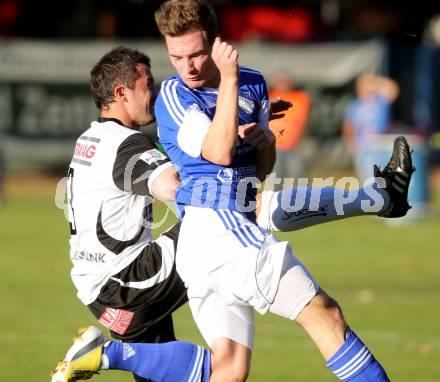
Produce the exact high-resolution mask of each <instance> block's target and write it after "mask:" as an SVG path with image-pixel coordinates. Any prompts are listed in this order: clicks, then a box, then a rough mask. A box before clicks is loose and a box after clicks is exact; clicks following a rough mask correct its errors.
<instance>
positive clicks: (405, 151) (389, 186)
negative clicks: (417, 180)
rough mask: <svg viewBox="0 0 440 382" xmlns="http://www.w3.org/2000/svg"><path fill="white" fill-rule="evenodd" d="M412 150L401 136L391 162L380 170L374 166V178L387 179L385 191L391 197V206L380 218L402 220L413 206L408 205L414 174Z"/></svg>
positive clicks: (380, 214)
mask: <svg viewBox="0 0 440 382" xmlns="http://www.w3.org/2000/svg"><path fill="white" fill-rule="evenodd" d="M411 151H412V150H411V149H410V147H409V145H408V142H407V141H406V139H405V137H403V136H399V137H397V138H396V139H395V140H394V146H393V153H392V154H391V158H390V161H389V162H388V164H387V165H386V166H385V167H384V169H383V170H380V169H379V167H378V166H376V165H374V176H375V177H376V178H378V177H380V178H384V179H385V184H386V187H385V190H386V191H387V192H388V195H389V197H390V204H389V206H388V208H387V209H386V210H385V211H382V212H380V213H379V216H382V217H386V218H400V217H402V216H405V215H406V213H407V212H408V210H409V209H410V208H411V206H410V205H409V204H408V188H409V182H410V181H411V176H412V173H413V172H414V171H415V168H414V167H413V165H412V159H411Z"/></svg>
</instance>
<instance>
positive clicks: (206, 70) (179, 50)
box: [165, 30, 218, 88]
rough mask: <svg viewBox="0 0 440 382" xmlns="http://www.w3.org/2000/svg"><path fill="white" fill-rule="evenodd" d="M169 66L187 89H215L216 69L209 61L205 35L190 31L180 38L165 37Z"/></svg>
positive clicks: (209, 49) (209, 51) (209, 55)
mask: <svg viewBox="0 0 440 382" xmlns="http://www.w3.org/2000/svg"><path fill="white" fill-rule="evenodd" d="M165 43H166V45H167V49H168V56H169V57H170V61H171V64H172V65H173V66H174V68H175V69H176V71H177V73H178V74H179V76H180V77H181V78H182V80H183V81H184V82H185V84H186V85H187V86H188V87H189V88H200V87H217V86H218V83H216V79H217V77H218V74H217V67H216V66H215V64H214V62H213V61H212V59H211V46H210V44H209V42H208V39H207V38H206V33H205V32H202V31H200V30H191V31H188V32H186V33H185V34H183V35H181V36H176V37H171V36H165Z"/></svg>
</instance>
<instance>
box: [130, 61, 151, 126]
mask: <svg viewBox="0 0 440 382" xmlns="http://www.w3.org/2000/svg"><path fill="white" fill-rule="evenodd" d="M136 69H137V72H138V75H139V78H138V79H137V80H136V82H135V85H134V88H133V89H129V88H127V89H126V93H125V94H126V97H127V100H128V104H127V110H128V113H129V114H130V117H131V119H132V120H133V121H134V122H135V123H136V124H138V125H139V126H142V125H147V124H148V123H151V122H153V121H154V120H155V117H154V100H155V98H156V89H155V88H154V79H153V75H152V74H151V72H150V69H149V68H148V67H146V66H145V65H142V64H139V65H137V67H136Z"/></svg>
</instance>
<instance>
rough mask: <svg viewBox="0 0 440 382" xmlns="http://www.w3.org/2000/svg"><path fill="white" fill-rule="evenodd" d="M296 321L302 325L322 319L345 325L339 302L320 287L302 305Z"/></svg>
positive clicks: (331, 323) (336, 324)
mask: <svg viewBox="0 0 440 382" xmlns="http://www.w3.org/2000/svg"><path fill="white" fill-rule="evenodd" d="M297 321H298V322H299V323H300V324H301V325H303V326H307V325H309V324H315V323H317V322H319V321H324V322H326V323H328V324H330V325H332V326H342V327H344V326H346V323H345V320H344V316H343V314H342V310H341V308H340V306H339V304H338V303H337V301H336V300H335V299H334V298H332V297H330V296H329V295H328V294H327V293H326V292H325V291H324V290H322V289H319V291H318V293H317V294H316V295H315V296H314V297H313V298H312V299H311V300H310V302H309V303H308V304H307V305H306V306H305V307H304V309H303V310H302V311H301V313H300V314H299V316H298V317H297Z"/></svg>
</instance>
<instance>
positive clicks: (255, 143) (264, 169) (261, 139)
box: [238, 123, 276, 182]
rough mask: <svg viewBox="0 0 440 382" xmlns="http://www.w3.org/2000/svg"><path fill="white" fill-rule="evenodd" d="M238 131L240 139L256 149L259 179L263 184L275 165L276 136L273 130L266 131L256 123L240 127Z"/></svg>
mask: <svg viewBox="0 0 440 382" xmlns="http://www.w3.org/2000/svg"><path fill="white" fill-rule="evenodd" d="M238 131H239V135H240V137H241V138H243V139H244V141H245V142H246V143H248V144H250V145H251V146H252V147H253V148H254V149H255V153H256V162H255V166H256V168H257V178H258V179H259V180H260V181H261V182H263V181H264V180H265V179H266V176H267V175H268V174H270V173H271V171H272V169H273V166H274V165H275V160H276V149H275V136H274V134H273V133H272V131H271V130H269V129H264V128H262V127H260V126H259V125H258V124H256V123H249V124H246V125H240V126H239V128H238Z"/></svg>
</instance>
